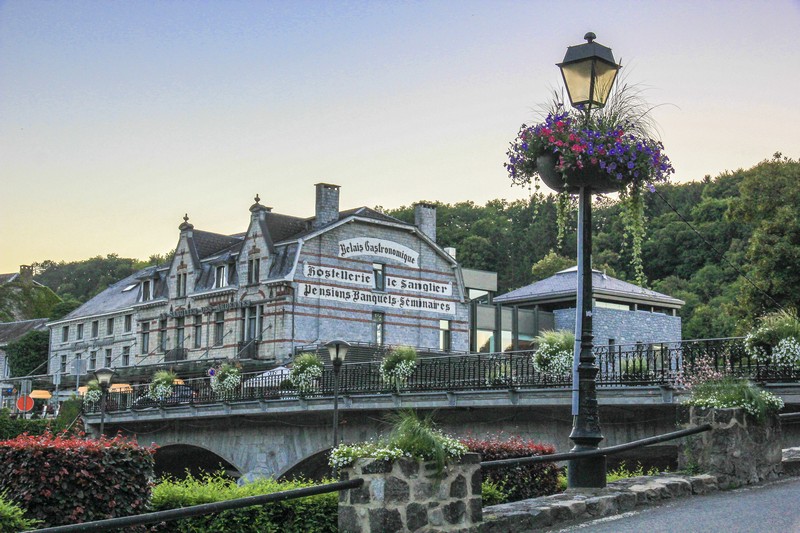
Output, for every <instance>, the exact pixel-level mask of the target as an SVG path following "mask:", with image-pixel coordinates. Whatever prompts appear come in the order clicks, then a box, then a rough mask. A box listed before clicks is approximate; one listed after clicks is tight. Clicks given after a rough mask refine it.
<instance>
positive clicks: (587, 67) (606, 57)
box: [558, 32, 620, 488]
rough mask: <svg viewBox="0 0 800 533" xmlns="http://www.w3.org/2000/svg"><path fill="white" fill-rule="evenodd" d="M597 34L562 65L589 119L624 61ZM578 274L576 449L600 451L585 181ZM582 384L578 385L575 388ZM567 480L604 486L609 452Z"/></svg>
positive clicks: (570, 51) (578, 466) (572, 467)
mask: <svg viewBox="0 0 800 533" xmlns="http://www.w3.org/2000/svg"><path fill="white" fill-rule="evenodd" d="M595 38H596V36H595V34H594V33H591V32H589V33H587V34H586V35H585V36H584V39H586V41H587V42H586V43H585V44H580V45H577V46H570V47H569V48H567V53H566V55H565V56H564V61H563V62H561V63H559V64H558V67H559V68H560V69H561V74H562V76H563V78H564V84H565V85H566V86H567V93H568V94H569V99H570V103H571V104H572V106H573V107H576V108H578V109H584V110H585V112H586V118H587V124H588V118H589V114H590V113H591V110H592V107H595V108H601V107H603V106H604V105H605V103H606V100H607V99H608V95H609V94H610V92H611V87H612V85H613V84H614V79H615V78H616V76H617V70H619V68H620V67H619V65H617V64H616V63H615V62H614V55H613V54H612V53H611V49H610V48H607V47H605V46H603V45H601V44H598V43H596V42H594V39H595ZM578 194H579V198H578V273H577V274H578V276H577V282H578V283H577V302H576V305H575V355H574V359H573V367H572V368H573V372H572V417H573V422H572V433H570V436H569V438H570V440H572V442H573V443H574V444H575V446H574V447H573V448H572V450H571V451H573V452H580V451H587V450H596V449H598V445H599V444H600V441H602V440H603V434H602V433H601V431H600V418H599V412H598V407H597V387H596V377H597V372H598V368H597V365H596V364H595V358H594V354H593V353H592V342H593V339H594V337H593V335H592V259H591V258H592V187H591V184H588V183H584V184H581V185H580V187H579V190H578ZM576 385H577V387H576ZM567 484H568V486H569V487H570V488H576V487H605V486H606V458H605V456H598V457H592V458H587V459H573V460H571V461H570V462H569V468H568V470H567Z"/></svg>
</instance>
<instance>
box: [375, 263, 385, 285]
mask: <svg viewBox="0 0 800 533" xmlns="http://www.w3.org/2000/svg"><path fill="white" fill-rule="evenodd" d="M372 277H374V278H375V290H376V291H382V290H385V289H386V277H385V275H384V265H383V264H381V263H372Z"/></svg>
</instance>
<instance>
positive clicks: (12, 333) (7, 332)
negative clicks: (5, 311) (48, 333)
mask: <svg viewBox="0 0 800 533" xmlns="http://www.w3.org/2000/svg"><path fill="white" fill-rule="evenodd" d="M49 321H50V319H49V318H34V319H33V320H20V321H18V322H0V346H5V345H6V344H8V343H9V342H12V341H15V340H17V339H19V338H20V337H22V336H23V335H25V334H26V333H28V332H29V331H36V330H46V329H47V326H46V324H47V323H48V322H49Z"/></svg>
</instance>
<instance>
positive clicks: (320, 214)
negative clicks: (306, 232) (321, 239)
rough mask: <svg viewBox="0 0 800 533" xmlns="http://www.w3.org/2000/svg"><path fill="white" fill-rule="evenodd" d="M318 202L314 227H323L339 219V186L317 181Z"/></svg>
mask: <svg viewBox="0 0 800 533" xmlns="http://www.w3.org/2000/svg"><path fill="white" fill-rule="evenodd" d="M315 187H316V188H317V204H316V210H315V212H314V216H315V218H314V224H313V228H314V229H317V228H321V227H323V226H327V225H328V224H330V223H332V222H336V221H337V220H339V186H338V185H331V184H330V183H317V184H316V185H315Z"/></svg>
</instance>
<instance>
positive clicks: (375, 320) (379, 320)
mask: <svg viewBox="0 0 800 533" xmlns="http://www.w3.org/2000/svg"><path fill="white" fill-rule="evenodd" d="M384 320H385V317H384V314H383V313H372V331H373V335H372V338H373V340H374V341H375V344H377V345H378V346H383V333H384V332H383V324H384Z"/></svg>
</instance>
